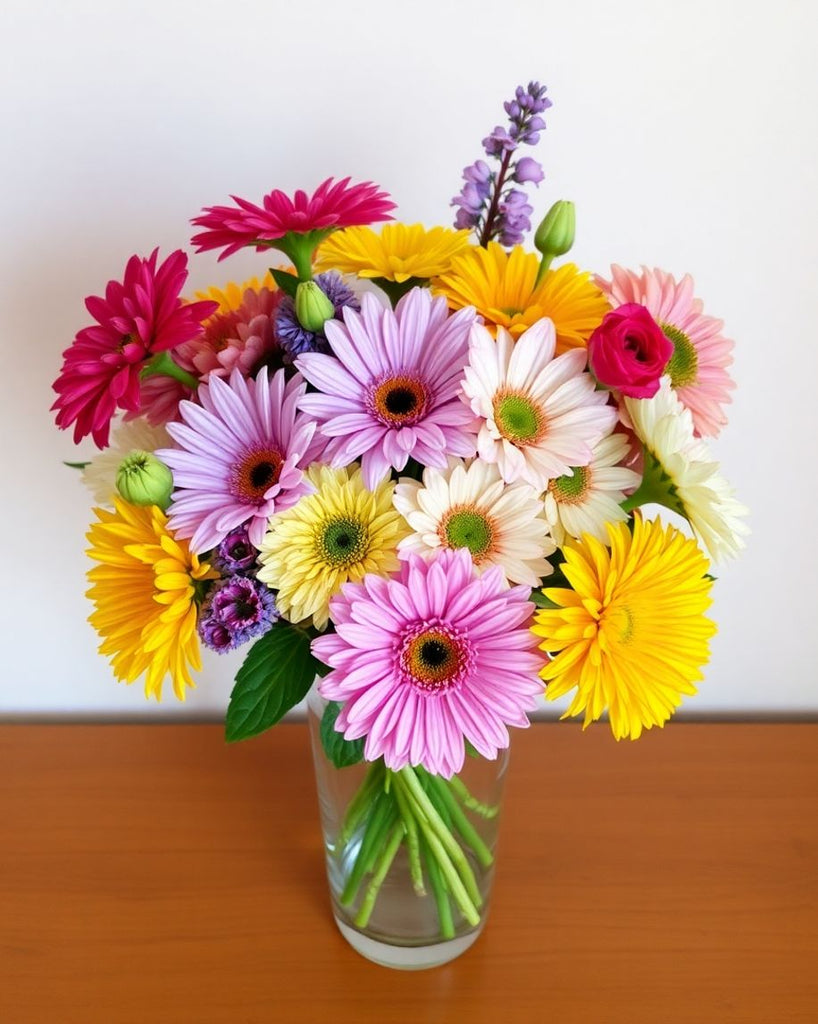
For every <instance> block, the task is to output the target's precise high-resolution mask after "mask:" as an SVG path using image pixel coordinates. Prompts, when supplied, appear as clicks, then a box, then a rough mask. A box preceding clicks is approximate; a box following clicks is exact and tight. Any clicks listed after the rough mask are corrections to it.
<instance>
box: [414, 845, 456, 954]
mask: <svg viewBox="0 0 818 1024" xmlns="http://www.w3.org/2000/svg"><path fill="white" fill-rule="evenodd" d="M420 842H421V844H422V845H421V849H422V851H423V859H424V860H425V861H426V871H427V873H428V875H429V885H430V886H431V887H432V894H433V895H434V898H435V904H436V905H437V917H438V920H439V921H440V934H441V936H442V938H444V939H453V938H454V921H453V920H452V907H451V904H450V903H449V894H448V892H447V891H446V883H445V881H444V880H443V875H442V874H441V872H440V867H439V866H438V863H437V861H436V860H435V858H434V857H433V856H432V854H431V851H430V850H429V847H428V846H427V844H426V841H425V839H423V837H421V839H420Z"/></svg>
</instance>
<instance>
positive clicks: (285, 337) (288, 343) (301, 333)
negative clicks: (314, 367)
mask: <svg viewBox="0 0 818 1024" xmlns="http://www.w3.org/2000/svg"><path fill="white" fill-rule="evenodd" d="M315 283H316V284H317V285H318V287H319V288H320V289H321V291H322V292H323V293H324V294H325V295H326V297H327V298H328V299H329V300H330V302H331V303H332V304H333V306H334V307H335V318H336V319H337V320H340V319H342V315H341V311H342V310H343V309H344V308H346V307H347V306H349V307H351V308H352V309H354V310H356V312H357V311H358V310H359V309H360V308H361V305H360V303H359V302H358V298H357V296H356V295H355V292H353V291H352V289H351V288H349V287H348V286H347V285H346V284H345V283H344V280H343V278H342V277H341V275H340V274H337V273H336V272H335V271H334V270H333V271H329V272H328V273H326V274H317V275H316V277H315ZM275 326H276V337H277V339H278V342H279V344H280V345H281V347H282V348H283V349H284V350H285V352H286V353H287V355H288V356H289V358H290V359H291V360H292V359H295V357H296V356H297V355H300V354H301V353H302V352H329V345H328V343H327V336H326V334H325V333H324V329H323V328H322V329H321V330H320V331H308V330H307V329H306V328H305V327H302V326H301V324H300V323H299V321H298V317H297V316H296V315H295V302H294V301H293V299H292V298H291V297H290V296H289V295H285V296H284V298H283V299H282V300H281V302H280V303H279V306H278V309H277V310H276V321H275Z"/></svg>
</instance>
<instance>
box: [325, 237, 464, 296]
mask: <svg viewBox="0 0 818 1024" xmlns="http://www.w3.org/2000/svg"><path fill="white" fill-rule="evenodd" d="M468 244H469V232H468V231H452V230H451V229H450V228H430V229H429V230H428V231H427V230H426V228H424V227H423V225H422V224H385V225H384V227H383V228H382V229H381V232H380V234H376V233H375V232H374V231H373V230H372V228H361V227H354V228H346V229H345V230H344V231H336V232H335V233H334V234H332V235H330V237H329V238H328V239H327V240H326V242H324V243H323V245H321V247H320V248H319V250H318V254H317V267H318V269H319V270H338V271H340V272H341V273H343V274H357V275H358V277H366V278H383V279H384V280H386V281H396V282H397V283H398V284H403V283H404V282H405V281H408V280H410V278H417V279H419V280H427V279H428V278H430V277H436V276H437V275H438V274H443V273H445V272H446V271H447V270H448V269H449V267H450V266H451V262H452V260H453V259H454V257H455V256H458V255H459V254H460V253H462V252H465V250H466V249H467V248H468Z"/></svg>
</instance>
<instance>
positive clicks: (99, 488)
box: [82, 419, 172, 508]
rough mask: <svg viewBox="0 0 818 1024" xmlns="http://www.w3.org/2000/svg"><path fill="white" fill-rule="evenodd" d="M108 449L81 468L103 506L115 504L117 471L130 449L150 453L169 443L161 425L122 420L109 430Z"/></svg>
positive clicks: (87, 482) (89, 485)
mask: <svg viewBox="0 0 818 1024" xmlns="http://www.w3.org/2000/svg"><path fill="white" fill-rule="evenodd" d="M112 439H113V443H112V444H111V447H110V448H106V449H105V451H104V452H102V453H101V454H99V455H97V456H96V457H95V458H93V459H91V461H90V462H89V463H88V465H87V466H86V467H85V468H84V469H83V471H82V482H83V483H84V484H85V485H86V487H88V489H89V490H90V491H91V493H92V494H93V496H94V501H95V502H97V504H99V505H103V506H104V507H105V508H113V507H114V496H115V495H116V494H117V493H118V492H117V489H116V471H117V470H118V469H119V467H120V465H121V464H122V461H123V459H124V458H125V456H126V455H130V454H131V452H135V451H141V452H150V453H151V454H153V452H155V451H156V449H157V448H166V447H167V446H168V445H170V444H172V442H171V439H170V435H169V434H168V432H167V430H165V428H164V427H152V426H151V425H150V423H148V421H147V420H144V419H137V420H124V421H123V422H122V423H120V425H119V426H118V427H116V429H115V430H114V431H113V433H112Z"/></svg>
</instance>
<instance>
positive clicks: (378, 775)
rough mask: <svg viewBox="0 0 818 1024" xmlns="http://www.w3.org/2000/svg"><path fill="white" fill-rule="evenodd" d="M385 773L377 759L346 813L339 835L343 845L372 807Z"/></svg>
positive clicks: (370, 767)
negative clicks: (373, 796) (375, 793)
mask: <svg viewBox="0 0 818 1024" xmlns="http://www.w3.org/2000/svg"><path fill="white" fill-rule="evenodd" d="M383 774H384V773H383V764H382V762H380V761H375V762H373V763H372V764H371V765H370V766H369V769H368V770H367V773H366V778H365V779H364V781H363V783H362V784H361V787H360V789H359V790H358V792H357V793H356V794H355V796H354V797H353V798H352V799H351V800H350V802H349V806H348V807H347V810H346V814H345V815H344V821H343V824H342V826H341V834H340V836H339V842H340V845H341V846H346V844H347V843H348V842H349V840H350V839H351V838H352V836H353V835H354V833H355V829H356V828H357V827H358V825H359V824H360V823H361V819H362V818H363V817H364V816H365V814H366V812H367V811H369V810H370V809H371V803H370V800H371V798H372V795H373V793H374V791H375V790H376V789H378V788H379V787H380V786H381V785H382V783H383Z"/></svg>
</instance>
